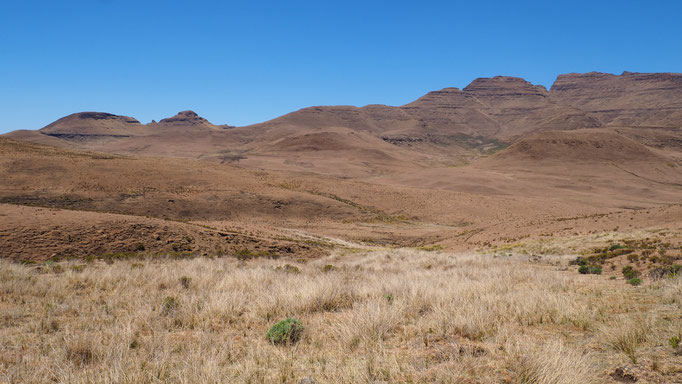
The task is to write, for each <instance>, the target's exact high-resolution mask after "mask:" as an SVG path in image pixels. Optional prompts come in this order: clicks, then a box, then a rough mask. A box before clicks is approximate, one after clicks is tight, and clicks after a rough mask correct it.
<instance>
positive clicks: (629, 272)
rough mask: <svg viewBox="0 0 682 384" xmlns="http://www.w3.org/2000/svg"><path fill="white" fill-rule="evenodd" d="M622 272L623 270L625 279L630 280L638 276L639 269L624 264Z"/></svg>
mask: <svg viewBox="0 0 682 384" xmlns="http://www.w3.org/2000/svg"><path fill="white" fill-rule="evenodd" d="M622 272H623V276H624V277H625V278H626V279H627V280H632V279H634V278H637V277H639V271H638V270H636V269H634V268H632V266H631V265H626V266H624V267H623V271H622Z"/></svg>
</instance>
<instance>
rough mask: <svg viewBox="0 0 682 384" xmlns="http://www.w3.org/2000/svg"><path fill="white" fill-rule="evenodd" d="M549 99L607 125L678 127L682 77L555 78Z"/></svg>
mask: <svg viewBox="0 0 682 384" xmlns="http://www.w3.org/2000/svg"><path fill="white" fill-rule="evenodd" d="M550 95H551V99H552V100H553V101H555V102H557V103H560V104H564V105H571V106H573V107H576V108H579V109H581V110H583V111H586V112H588V113H590V114H591V115H592V116H595V117H597V118H598V119H599V120H600V121H601V123H603V124H605V125H608V126H622V127H632V126H640V127H674V128H680V127H682V74H679V73H632V72H623V74H622V75H620V76H616V75H611V74H607V73H599V72H590V73H582V74H577V73H572V74H567V75H559V77H558V78H557V80H556V82H555V83H554V85H552V88H551V92H550Z"/></svg>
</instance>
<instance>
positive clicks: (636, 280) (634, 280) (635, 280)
mask: <svg viewBox="0 0 682 384" xmlns="http://www.w3.org/2000/svg"><path fill="white" fill-rule="evenodd" d="M628 284H630V285H634V286H638V285H640V284H642V279H639V278H637V277H635V278H632V279H629V280H628Z"/></svg>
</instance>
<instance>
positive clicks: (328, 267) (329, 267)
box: [322, 264, 336, 273]
mask: <svg viewBox="0 0 682 384" xmlns="http://www.w3.org/2000/svg"><path fill="white" fill-rule="evenodd" d="M333 271H336V267H335V266H333V265H331V264H327V265H325V266H324V267H322V272H325V273H327V272H333Z"/></svg>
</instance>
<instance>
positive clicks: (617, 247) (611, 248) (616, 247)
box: [609, 244, 625, 251]
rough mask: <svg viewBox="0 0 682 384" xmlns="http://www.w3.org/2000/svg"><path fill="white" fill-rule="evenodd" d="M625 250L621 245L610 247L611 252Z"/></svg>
mask: <svg viewBox="0 0 682 384" xmlns="http://www.w3.org/2000/svg"><path fill="white" fill-rule="evenodd" d="M622 248H625V247H624V246H622V245H620V244H613V245H612V246H610V247H609V251H615V250H616V249H622Z"/></svg>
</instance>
